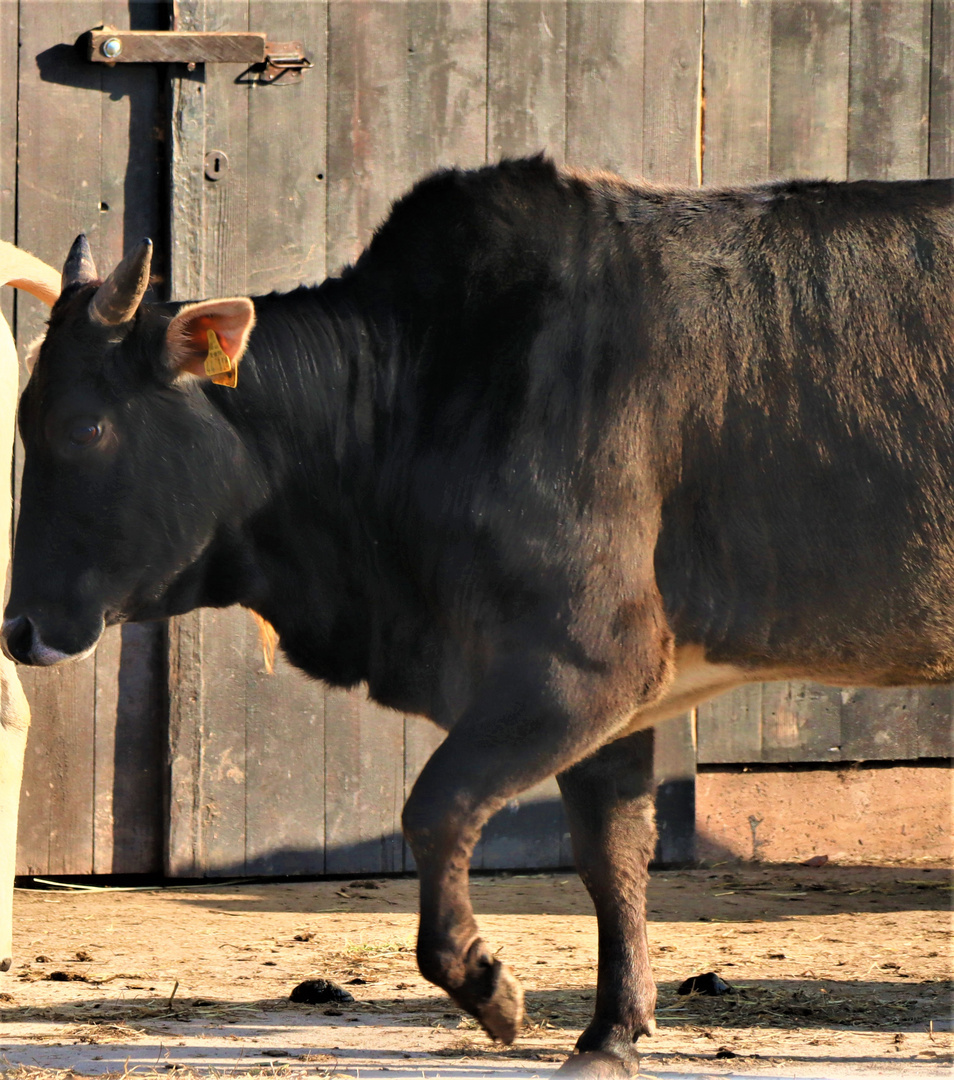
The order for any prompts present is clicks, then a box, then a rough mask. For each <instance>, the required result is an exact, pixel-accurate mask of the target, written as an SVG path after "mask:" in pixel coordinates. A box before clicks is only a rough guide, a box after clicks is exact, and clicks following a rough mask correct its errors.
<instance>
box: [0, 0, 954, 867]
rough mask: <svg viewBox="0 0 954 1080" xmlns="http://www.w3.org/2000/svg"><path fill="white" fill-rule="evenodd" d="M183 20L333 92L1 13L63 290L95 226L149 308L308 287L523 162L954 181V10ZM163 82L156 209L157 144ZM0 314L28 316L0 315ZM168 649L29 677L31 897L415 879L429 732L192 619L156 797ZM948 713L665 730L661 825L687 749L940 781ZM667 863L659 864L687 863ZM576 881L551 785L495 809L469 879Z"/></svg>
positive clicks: (231, 616) (501, 2) (3, 83)
mask: <svg viewBox="0 0 954 1080" xmlns="http://www.w3.org/2000/svg"><path fill="white" fill-rule="evenodd" d="M176 6H177V8H178V12H179V19H180V22H179V26H180V28H182V29H202V30H236V31H238V30H253V31H260V32H265V33H267V34H268V36H269V37H271V38H272V39H273V40H292V39H297V40H300V41H302V42H303V43H304V45H305V51H306V53H307V54H308V56H309V59H310V60H311V61H312V63H313V64H314V67H313V68H312V69H311V70H309V71H307V72H306V73H305V75H304V77H303V78H302V80H301V81H300V82H298V83H296V84H294V85H288V86H282V87H277V86H276V87H266V86H260V85H255V84H254V83H253V82H252V81H251V80H249V79H248V78H246V77H244V76H243V67H242V65H237V66H236V65H210V66H209V67H208V68H203V67H202V66H199V67H198V68H197V69H196V70H195V72H193V73H188V72H187V71H186V70H185V69H184V68H183V67H177V68H174V69H171V68H170V69H163V68H160V67H157V68H150V67H148V66H139V65H126V66H122V65H120V66H118V67H116V68H112V69H110V68H107V67H106V66H105V65H102V64H89V63H88V62H86V61H83V60H81V59H78V58H77V57H76V55H75V54H74V53H73V51H72V47H71V43H72V42H73V41H74V40H75V39H76V38H77V37H78V36H79V35H80V33H81V32H83V31H85V30H88V29H90V28H91V27H92V26H95V25H97V24H99V23H102V22H103V21H104V20H105V21H107V22H110V23H112V24H114V25H117V26H124V25H126V26H128V25H129V19H130V10H132V12H133V15H132V17H133V18H134V19H135V20H137V21H136V23H135V26H136V28H140V29H146V28H149V27H147V26H146V25H143V21H144V20H146V19H147V18H151V19H153V20H157V19H158V18H159V16H160V14H161V13H160V12H159V9H158V6H152V5H132V6H131V7H130V5H126V4H123V3H121V2H120V0H109V2H107V3H106V6H105V7H103V5H102V4H100V5H99V6H96V7H94V6H93V5H92V4H91V3H90V2H88V0H74V2H70V3H67V2H66V0H55V2H49V3H44V4H42V5H39V4H34V5H29V4H26V5H24V4H21V5H12V4H0V73H2V74H0V236H3V237H5V238H8V239H19V241H20V242H21V243H22V244H23V245H24V246H27V247H30V248H32V249H33V250H36V251H37V253H38V254H40V255H41V256H43V257H44V258H47V259H49V260H50V261H54V262H58V261H59V260H61V259H62V257H63V253H64V252H65V250H66V248H67V246H68V244H69V242H70V241H71V240H72V237H73V236H74V235H75V233H76V232H78V231H79V230H80V229H81V228H82V229H85V230H86V231H87V232H88V233H89V234H90V236H91V240H92V243H93V249H94V252H95V254H96V255H97V258H98V259H99V260H100V262H101V263H102V264H103V265H108V264H111V263H112V262H114V261H115V260H116V259H117V258H118V257H119V255H120V253H121V251H122V250H123V248H124V247H126V246H128V245H129V244H131V243H132V242H134V241H135V240H136V239H138V238H139V237H140V236H142V235H146V234H152V235H153V236H154V238H156V240H157V254H156V267H157V269H158V271H159V273H160V275H161V277H162V278H163V280H162V281H161V283H160V284H159V286H158V290H159V292H160V294H161V295H162V294H163V293H165V294H167V295H172V296H175V297H178V298H192V297H198V296H203V295H209V294H211V293H215V292H239V291H243V292H252V293H255V292H260V291H266V290H268V289H270V288H273V287H277V288H286V287H291V286H294V285H295V284H297V283H298V282H300V281H304V282H313V281H317V280H320V279H321V278H322V277H323V276H324V275H325V273H326V272H335V271H336V270H337V269H338V268H340V267H341V266H342V265H343V264H345V263H347V262H348V261H350V260H351V259H353V258H354V256H355V255H356V254H357V253H358V251H359V250H360V249H361V247H362V246H363V244H364V243H365V242H366V241H367V239H368V237H369V236H370V234H371V231H372V230H373V228H374V226H375V225H376V224H377V222H378V221H379V220H381V218H383V217H384V215H385V214H386V212H387V209H388V206H389V204H390V201H391V200H392V199H393V198H394V197H396V196H397V195H399V194H400V193H401V192H402V191H404V190H405V189H406V188H407V186H408V185H409V184H410V183H411V182H413V180H415V179H416V178H417V177H419V176H421V175H422V174H424V173H425V172H427V171H428V170H430V169H432V168H434V167H436V166H439V165H449V164H459V165H465V166H470V165H476V164H480V163H481V162H484V161H487V160H493V159H495V158H497V157H499V156H501V155H504V154H523V153H532V152H536V151H538V150H546V151H547V152H548V153H550V154H551V155H552V156H553V157H555V158H556V159H557V160H560V161H566V162H567V163H569V164H571V165H575V166H584V167H599V168H610V169H617V170H619V171H622V172H623V173H625V174H628V175H636V174H640V173H641V174H643V175H645V176H647V177H648V178H650V179H654V180H659V181H670V182H678V183H684V184H690V185H691V184H696V183H698V182H699V181H700V180H701V179H705V180H707V181H711V182H724V183H730V182H735V181H741V180H751V179H762V178H764V177H766V176H770V175H794V174H805V173H814V174H816V175H825V176H832V177H835V178H838V177H845V176H861V175H871V176H902V175H923V174H924V173H926V171H927V170H928V169H930V170H931V172H932V173H933V174H934V175H939V174H942V173H943V174H949V173H951V172H954V149H952V147H954V138H952V136H951V129H952V120H954V59H952V57H954V15H952V5H950V4H947V3H943V4H941V3H934V4H931V3H930V2H929V0H776V2H774V3H770V2H769V0H747V2H743V0H598V2H594V0H410V2H403V0H350V2H347V3H344V2H331V0H179V3H178V4H177V5H176ZM147 9H148V10H147ZM150 13H151V14H150ZM17 15H19V17H20V20H21V24H22V25H21V26H20V33H21V37H22V45H21V47H20V49H19V51H18V50H17V46H16V33H17V29H18V26H17V18H16V17H17ZM156 27H157V28H158V23H156ZM17 70H19V77H18V78H12V77H11V74H10V73H11V72H15V71H17ZM161 80H167V88H168V102H169V108H170V112H171V118H170V122H169V123H168V125H167V128H166V132H165V134H166V137H167V138H168V148H169V156H170V157H171V160H172V173H171V177H170V185H169V187H170V190H171V200H170V205H169V206H168V207H166V206H163V205H162V202H163V200H164V199H165V197H166V187H165V182H164V180H163V179H162V177H161V175H160V172H159V170H158V168H157V161H158V159H159V158H160V157H162V156H163V155H164V154H165V150H164V149H163V148H162V146H161V145H160V143H159V142H158V141H157V140H156V138H155V134H156V131H157V130H159V131H162V123H161V118H160V117H159V116H158V115H157V112H156V107H157V101H158V97H159V86H160V81H161ZM55 117H61V118H63V119H62V120H61V121H58V122H54V121H51V118H55ZM18 128H19V147H18V148H17V145H16V138H17V130H18ZM51 131H52V132H53V133H54V134H55V137H51ZM16 149H18V150H19V157H20V164H19V173H18V174H16V175H15V174H14V173H13V165H12V163H13V162H15V161H16V153H15V152H14V151H15V150H16ZM212 150H220V151H224V152H225V153H226V154H227V155H228V159H229V167H228V169H227V170H226V172H225V173H224V175H223V176H222V178H221V179H220V180H217V181H210V180H208V179H206V177H205V175H204V159H205V155H206V153H208V152H209V151H212ZM17 190H19V201H18V203H17V205H16V207H14V192H15V191H17ZM166 214H168V215H169V217H170V226H171V227H170V239H171V245H170V249H169V251H168V252H167V251H165V250H164V242H163V235H164V231H165V226H164V223H163V222H162V220H161V219H162V217H163V216H164V215H166ZM167 263H168V266H167ZM3 310H4V311H7V312H8V313H10V314H14V313H13V312H12V311H11V308H10V305H9V303H7V306H6V307H5V308H4V309H3ZM15 316H16V319H17V333H18V339H19V340H20V341H21V343H22V342H24V341H27V340H29V339H30V338H31V336H32V335H33V334H35V333H36V332H37V331H38V330H39V328H40V325H41V323H42V319H43V314H42V312H41V311H40V310H39V308H38V306H36V305H35V304H34V303H33V302H32V301H26V302H21V303H20V304H19V306H18V309H17V311H16V312H15ZM163 633H164V631H162V630H161V629H157V628H133V627H129V628H126V629H125V630H124V631H123V633H122V635H118V634H116V635H113V639H112V640H111V641H108V642H107V643H105V644H104V646H103V647H102V648H101V650H100V652H99V654H98V658H97V659H96V660H95V661H87V662H86V663H85V664H84V665H78V666H75V667H72V668H70V669H64V670H62V671H54V672H44V673H41V674H35V675H33V674H31V675H29V676H28V679H29V693H30V695H31V699H32V703H33V707H34V712H35V715H36V717H37V720H36V724H37V735H36V738H35V739H34V740H33V744H32V748H31V750H30V753H29V763H28V783H27V785H25V790H28V791H29V795H26V796H25V797H24V803H23V829H22V831H21V856H20V867H21V869H22V870H24V871H26V870H36V871H42V872H46V873H52V872H61V873H82V872H89V871H92V870H95V871H97V872H108V871H110V870H114V871H130V872H131V871H135V870H140V871H147V870H152V869H155V868H157V867H158V866H159V865H160V860H161V847H162V843H163V835H162V833H163V830H164V828H166V826H168V830H169V834H168V837H167V841H168V861H167V863H166V866H167V868H168V870H169V871H170V872H172V873H176V874H194V873H285V872H323V871H326V870H327V871H332V870H334V871H339V872H342V873H357V872H359V871H367V872H380V871H384V870H394V869H403V868H406V867H408V866H410V856H409V853H408V852H407V851H406V850H405V848H404V845H403V843H402V841H401V839H400V807H401V804H402V803H403V800H404V798H405V796H406V794H407V792H408V791H409V789H410V786H411V784H412V783H413V780H414V777H415V776H416V774H417V772H418V770H419V768H420V766H421V764H423V762H424V761H425V760H426V758H427V756H428V755H429V753H430V752H431V750H432V749H433V747H434V746H435V745H436V743H437V742H438V741H439V738H440V733H439V732H437V731H436V730H435V729H434V728H433V727H431V726H430V725H429V724H427V723H426V722H425V721H422V720H420V719H417V718H413V717H401V716H398V715H395V714H391V713H389V712H387V711H386V710H381V709H378V708H376V707H375V706H373V705H371V704H369V703H368V702H367V701H365V700H364V699H362V698H361V696H360V695H358V696H349V695H343V694H339V693H335V692H331V691H326V690H324V689H323V688H321V687H320V686H317V685H316V684H313V683H310V682H308V681H307V680H306V679H304V678H303V677H302V676H300V675H299V674H297V673H295V672H293V671H291V670H290V669H289V668H288V666H287V665H283V664H281V663H280V664H279V667H278V672H277V674H276V675H275V676H271V677H269V676H266V675H265V674H264V672H263V669H262V662H261V655H260V649H259V644H258V638H257V634H256V631H255V628H254V625H253V624H252V623H251V621H250V619H249V618H248V617H247V615H246V614H245V613H243V612H224V613H222V612H220V613H213V612H203V613H199V614H196V615H192V616H189V617H187V618H184V619H181V620H177V621H176V623H175V624H174V625H173V627H172V628H171V629H170V632H169V651H168V667H169V678H170V682H169V686H170V688H171V690H172V694H171V697H170V702H169V712H170V715H169V727H170V730H169V733H168V738H169V741H168V754H169V763H168V764H169V775H168V777H166V776H165V775H164V764H163V763H162V762H161V758H162V744H163V740H164V737H165V732H164V731H163V730H162V729H161V727H159V726H157V723H156V718H157V716H158V715H159V714H161V712H162V710H163V705H162V695H163V693H164V690H165V686H164V685H161V684H160V683H161V680H162V679H164V678H165V673H164V667H165V661H164V659H163V656H164V650H165V646H164V638H163V637H162V636H161V635H162V634H163ZM157 635H159V636H157ZM157 657H159V659H157ZM951 716H952V702H951V693H950V690H949V689H948V688H938V689H933V690H930V691H927V690H914V691H904V692H899V693H898V694H894V695H892V694H881V693H875V692H872V691H846V692H842V691H840V690H830V689H825V688H822V687H816V686H813V685H808V684H798V683H793V684H780V685H776V686H768V687H750V688H746V689H745V690H742V691H738V692H736V693H735V694H732V695H728V696H727V697H726V698H724V699H721V700H719V701H717V702H715V703H712V704H709V705H706V706H703V707H702V708H700V709H699V710H698V714H697V716H696V718H695V720H696V721H697V723H695V724H694V723H693V719H692V718H690V717H685V718H683V719H682V720H678V721H674V722H673V723H672V724H671V725H669V726H667V727H665V728H664V729H663V730H662V731H661V732H659V733H657V737H656V742H655V750H654V753H655V755H656V762H657V776H658V777H659V779H660V781H661V789H660V790H661V801H660V808H661V810H662V809H663V808H664V803H666V800H667V799H668V800H669V803H668V804H666V807H667V808H665V814H674V815H675V816H676V817H678V813H677V809H674V808H677V807H678V806H681V807H682V808H683V811H684V808H685V807H686V806H688V805H690V800H691V785H692V774H693V764H694V762H693V758H694V739H695V732H696V728H698V741H699V758H700V760H701V761H708V762H745V761H800V760H801V761H805V760H808V761H812V760H818V761H831V760H841V759H842V758H845V759H850V758H851V757H861V758H872V757H877V758H881V759H882V760H890V759H891V758H892V757H893V756H902V757H903V756H910V757H922V758H923V757H938V756H944V755H949V754H950V753H951V749H950V747H951V734H950V723H951ZM833 748H836V749H833ZM164 786H165V787H166V791H165V794H166V795H167V796H168V799H169V803H170V807H171V810H170V817H169V819H168V822H165V823H164V819H163V818H162V801H163V788H164ZM117 808H121V812H117ZM683 811H679V812H683ZM684 817H685V814H684V813H683V818H684ZM673 820H675V818H673ZM677 831H678V830H677ZM683 835H684V834H683ZM675 837H676V833H675V832H670V833H669V837H668V840H667V841H666V842H667V843H670V842H671V844H670V852H675V851H676V848H677V847H678V844H679V843H682V841H678V843H677V840H676V839H675ZM672 845H675V847H674V846H672ZM683 850H684V848H683ZM670 857H672V858H678V857H679V856H678V855H676V854H671V855H670ZM568 861H569V847H568V843H567V838H566V836H565V834H564V828H563V824H562V819H561V817H560V815H559V812H558V807H557V793H556V788H555V785H554V784H552V783H550V784H547V785H541V787H540V788H538V789H536V790H535V791H533V792H530V793H528V795H527V796H525V797H524V798H523V799H521V800H518V801H517V803H516V804H515V806H514V808H512V809H510V810H505V811H504V812H503V813H502V814H501V815H500V816H499V817H498V818H497V820H495V821H494V822H493V823H492V824H491V825H490V827H489V828H488V830H487V833H486V835H485V838H484V840H483V841H482V843H481V845H480V847H479V848H478V851H477V853H476V855H475V863H476V864H477V865H483V866H488V867H490V866H504V865H508V866H520V865H525V866H529V865H535V864H536V865H540V864H543V865H545V864H552V863H554V862H558V863H566V862H568Z"/></svg>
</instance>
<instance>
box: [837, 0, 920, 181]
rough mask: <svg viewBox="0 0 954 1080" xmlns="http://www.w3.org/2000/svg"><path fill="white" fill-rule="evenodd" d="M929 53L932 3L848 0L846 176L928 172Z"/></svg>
mask: <svg viewBox="0 0 954 1080" xmlns="http://www.w3.org/2000/svg"><path fill="white" fill-rule="evenodd" d="M930 51H931V2H930V0H852V5H851V85H850V89H849V109H850V132H849V145H848V175H849V177H850V178H851V179H858V178H862V177H864V178H867V179H880V180H899V179H903V178H910V179H913V178H915V177H919V176H925V175H926V174H927V168H928V105H929V96H930V63H929V60H930Z"/></svg>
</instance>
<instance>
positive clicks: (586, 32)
mask: <svg viewBox="0 0 954 1080" xmlns="http://www.w3.org/2000/svg"><path fill="white" fill-rule="evenodd" d="M645 16H646V5H645V3H644V0H603V2H601V3H595V4H594V3H590V2H589V0H570V3H569V4H568V8H567V31H566V159H567V162H568V163H569V164H570V165H574V166H577V167H586V168H597V169H609V170H611V171H613V172H618V173H620V174H621V175H623V176H627V177H636V176H639V175H640V173H642V171H643V115H644V113H643V57H644V50H643V35H644V22H645Z"/></svg>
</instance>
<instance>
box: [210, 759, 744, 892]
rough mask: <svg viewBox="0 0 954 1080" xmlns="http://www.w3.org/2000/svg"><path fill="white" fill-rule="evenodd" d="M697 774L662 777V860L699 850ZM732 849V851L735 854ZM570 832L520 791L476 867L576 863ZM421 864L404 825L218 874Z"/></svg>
mask: <svg viewBox="0 0 954 1080" xmlns="http://www.w3.org/2000/svg"><path fill="white" fill-rule="evenodd" d="M693 791H694V787H693V782H692V781H691V780H676V781H669V782H667V783H664V784H660V785H659V788H658V789H657V793H656V812H657V821H658V824H659V842H658V844H657V848H656V857H655V860H654V863H653V865H654V866H655V867H656V868H662V867H676V866H687V865H689V864H691V863H692V861H693V858H694V830H695V802H694V798H693ZM727 857H729V856H727ZM572 865H573V851H572V848H571V844H570V834H569V829H568V827H567V823H566V817H565V814H564V811H563V804H562V803H561V802H560V800H559V799H515V800H513V801H512V802H511V803H509V804H508V805H507V806H505V807H504V808H503V809H502V810H500V811H499V812H498V813H497V814H496V815H494V817H493V818H491V820H490V821H489V822H488V823H487V825H486V826H485V828H484V831H483V835H482V836H481V839H480V841H479V842H478V844H477V847H476V848H475V850H474V855H473V858H472V859H471V867H472V869H473V870H476V871H481V870H486V871H493V870H523V871H527V870H555V869H561V868H565V867H572ZM414 869H415V866H414V859H413V856H412V855H411V852H410V850H409V848H408V847H407V845H406V844H405V842H404V838H403V836H402V835H401V834H400V833H397V832H391V833H385V834H383V835H381V836H377V837H374V838H372V839H368V840H363V841H359V842H357V843H351V844H338V845H328V846H327V847H324V848H321V847H315V848H313V849H307V848H290V847H286V848H282V847H275V848H274V849H271V850H269V851H267V852H265V853H264V854H260V855H253V856H251V857H249V858H248V859H246V861H245V862H244V863H230V864H222V865H219V866H217V867H215V869H214V870H213V871H211V872H210V876H212V877H213V878H216V877H217V878H225V877H275V876H280V875H292V876H296V875H297V876H308V875H319V874H322V875H341V876H347V875H354V874H362V873H363V874H395V873H397V874H400V873H408V872H411V871H413V870H414Z"/></svg>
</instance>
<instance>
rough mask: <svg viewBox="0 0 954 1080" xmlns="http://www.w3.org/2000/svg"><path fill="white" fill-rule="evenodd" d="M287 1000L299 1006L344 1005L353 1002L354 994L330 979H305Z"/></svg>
mask: <svg viewBox="0 0 954 1080" xmlns="http://www.w3.org/2000/svg"><path fill="white" fill-rule="evenodd" d="M288 1000H289V1001H295V1002H297V1003H298V1004H299V1005H324V1004H326V1003H327V1002H329V1001H333V1002H336V1003H338V1004H345V1003H347V1002H349V1001H354V994H352V993H350V992H349V991H347V990H345V989H344V987H343V986H339V985H338V984H337V983H333V982H331V980H330V979H305V981H304V982H302V983H299V984H298V985H297V986H296V987H295V989H294V990H292V992H291V993H290V994H289V995H288Z"/></svg>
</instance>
